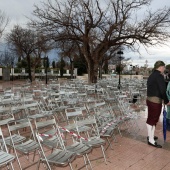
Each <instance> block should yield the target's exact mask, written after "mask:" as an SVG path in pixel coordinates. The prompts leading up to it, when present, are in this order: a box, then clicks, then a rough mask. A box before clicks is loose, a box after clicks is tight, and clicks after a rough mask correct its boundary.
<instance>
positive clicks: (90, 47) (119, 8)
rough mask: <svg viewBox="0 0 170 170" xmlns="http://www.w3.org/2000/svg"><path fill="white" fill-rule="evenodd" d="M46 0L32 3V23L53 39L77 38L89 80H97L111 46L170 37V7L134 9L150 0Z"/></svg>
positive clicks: (135, 46)
mask: <svg viewBox="0 0 170 170" xmlns="http://www.w3.org/2000/svg"><path fill="white" fill-rule="evenodd" d="M100 2H101V1H100V0H66V1H65V2H63V1H62V2H61V1H58V0H54V1H51V0H47V1H45V2H43V3H42V6H41V7H38V6H35V10H34V11H33V14H34V16H36V19H35V20H32V24H33V25H34V26H35V27H36V28H37V29H38V30H41V31H42V32H43V33H44V34H46V35H47V36H48V37H49V39H53V40H54V41H70V40H71V41H76V43H77V44H78V45H79V48H80V50H81V53H82V54H83V56H84V57H85V59H86V61H87V64H88V80H89V82H93V83H95V82H96V81H97V75H98V67H99V63H100V62H101V61H102V59H103V57H104V54H105V53H107V51H108V50H109V49H110V48H112V47H120V46H123V47H125V46H127V47H129V48H131V49H132V50H138V47H139V45H140V44H142V45H144V46H145V47H147V46H150V45H151V46H153V45H157V44H162V43H165V42H166V41H167V39H169V37H170V34H169V33H170V32H169V29H168V27H169V26H170V8H166V7H165V8H163V9H158V10H156V11H153V12H152V11H151V10H149V8H148V10H147V11H146V13H145V14H144V15H143V18H141V17H139V16H138V13H137V11H138V10H140V9H141V8H143V7H146V6H149V5H150V4H151V0H140V1H139V0H128V1H127V0H116V1H115V0H106V2H107V5H103V4H100Z"/></svg>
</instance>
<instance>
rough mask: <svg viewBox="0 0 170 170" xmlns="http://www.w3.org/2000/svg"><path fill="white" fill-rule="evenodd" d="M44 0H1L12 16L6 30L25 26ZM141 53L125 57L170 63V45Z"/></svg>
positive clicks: (156, 1) (162, 2) (156, 3)
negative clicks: (36, 5)
mask: <svg viewBox="0 0 170 170" xmlns="http://www.w3.org/2000/svg"><path fill="white" fill-rule="evenodd" d="M42 1H43V0H0V10H1V11H3V12H5V14H6V15H7V16H8V17H9V18H10V24H9V25H8V28H7V29H6V31H8V30H10V28H11V27H12V26H13V25H14V24H19V25H21V26H25V24H26V22H27V21H28V20H27V18H26V17H25V16H29V17H30V16H31V12H32V11H33V5H34V4H40V2H42ZM99 1H103V0H99ZM168 5H169V6H170V1H169V0H153V2H152V6H151V7H152V8H153V9H157V8H161V7H164V6H168ZM169 44H170V43H169ZM140 53H141V54H138V53H134V52H126V53H125V52H124V57H125V58H129V57H131V62H132V65H140V66H143V65H144V64H146V62H147V63H148V65H149V66H153V64H154V62H155V61H156V60H163V61H164V62H165V63H166V64H170V45H169V46H158V47H153V48H149V49H148V53H149V54H148V53H147V52H146V51H145V50H144V49H143V48H141V50H140Z"/></svg>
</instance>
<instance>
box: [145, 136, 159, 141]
mask: <svg viewBox="0 0 170 170" xmlns="http://www.w3.org/2000/svg"><path fill="white" fill-rule="evenodd" d="M147 140H148V141H149V136H147ZM154 140H158V137H157V136H154Z"/></svg>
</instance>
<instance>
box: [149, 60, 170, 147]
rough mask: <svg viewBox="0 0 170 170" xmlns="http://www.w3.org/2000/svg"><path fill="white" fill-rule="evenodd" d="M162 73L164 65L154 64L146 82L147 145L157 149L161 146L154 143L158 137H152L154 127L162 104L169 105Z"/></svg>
mask: <svg viewBox="0 0 170 170" xmlns="http://www.w3.org/2000/svg"><path fill="white" fill-rule="evenodd" d="M164 71H165V63H164V62H163V61H157V62H156V63H155V64H154V71H153V72H152V74H151V75H150V76H149V78H148V81H147V99H146V104H147V107H148V118H147V121H146V126H147V130H148V137H147V140H148V144H149V145H151V146H154V147H157V148H162V146H161V145H159V144H157V142H155V140H157V139H158V137H156V136H154V133H155V127H156V124H157V122H158V120H159V117H160V114H161V110H162V104H167V105H170V102H169V100H168V98H167V96H166V84H165V80H164V76H163V74H164Z"/></svg>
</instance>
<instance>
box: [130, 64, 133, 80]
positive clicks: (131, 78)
mask: <svg viewBox="0 0 170 170" xmlns="http://www.w3.org/2000/svg"><path fill="white" fill-rule="evenodd" d="M130 66H131V76H130V77H131V79H132V70H133V65H132V64H131V65H130Z"/></svg>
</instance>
